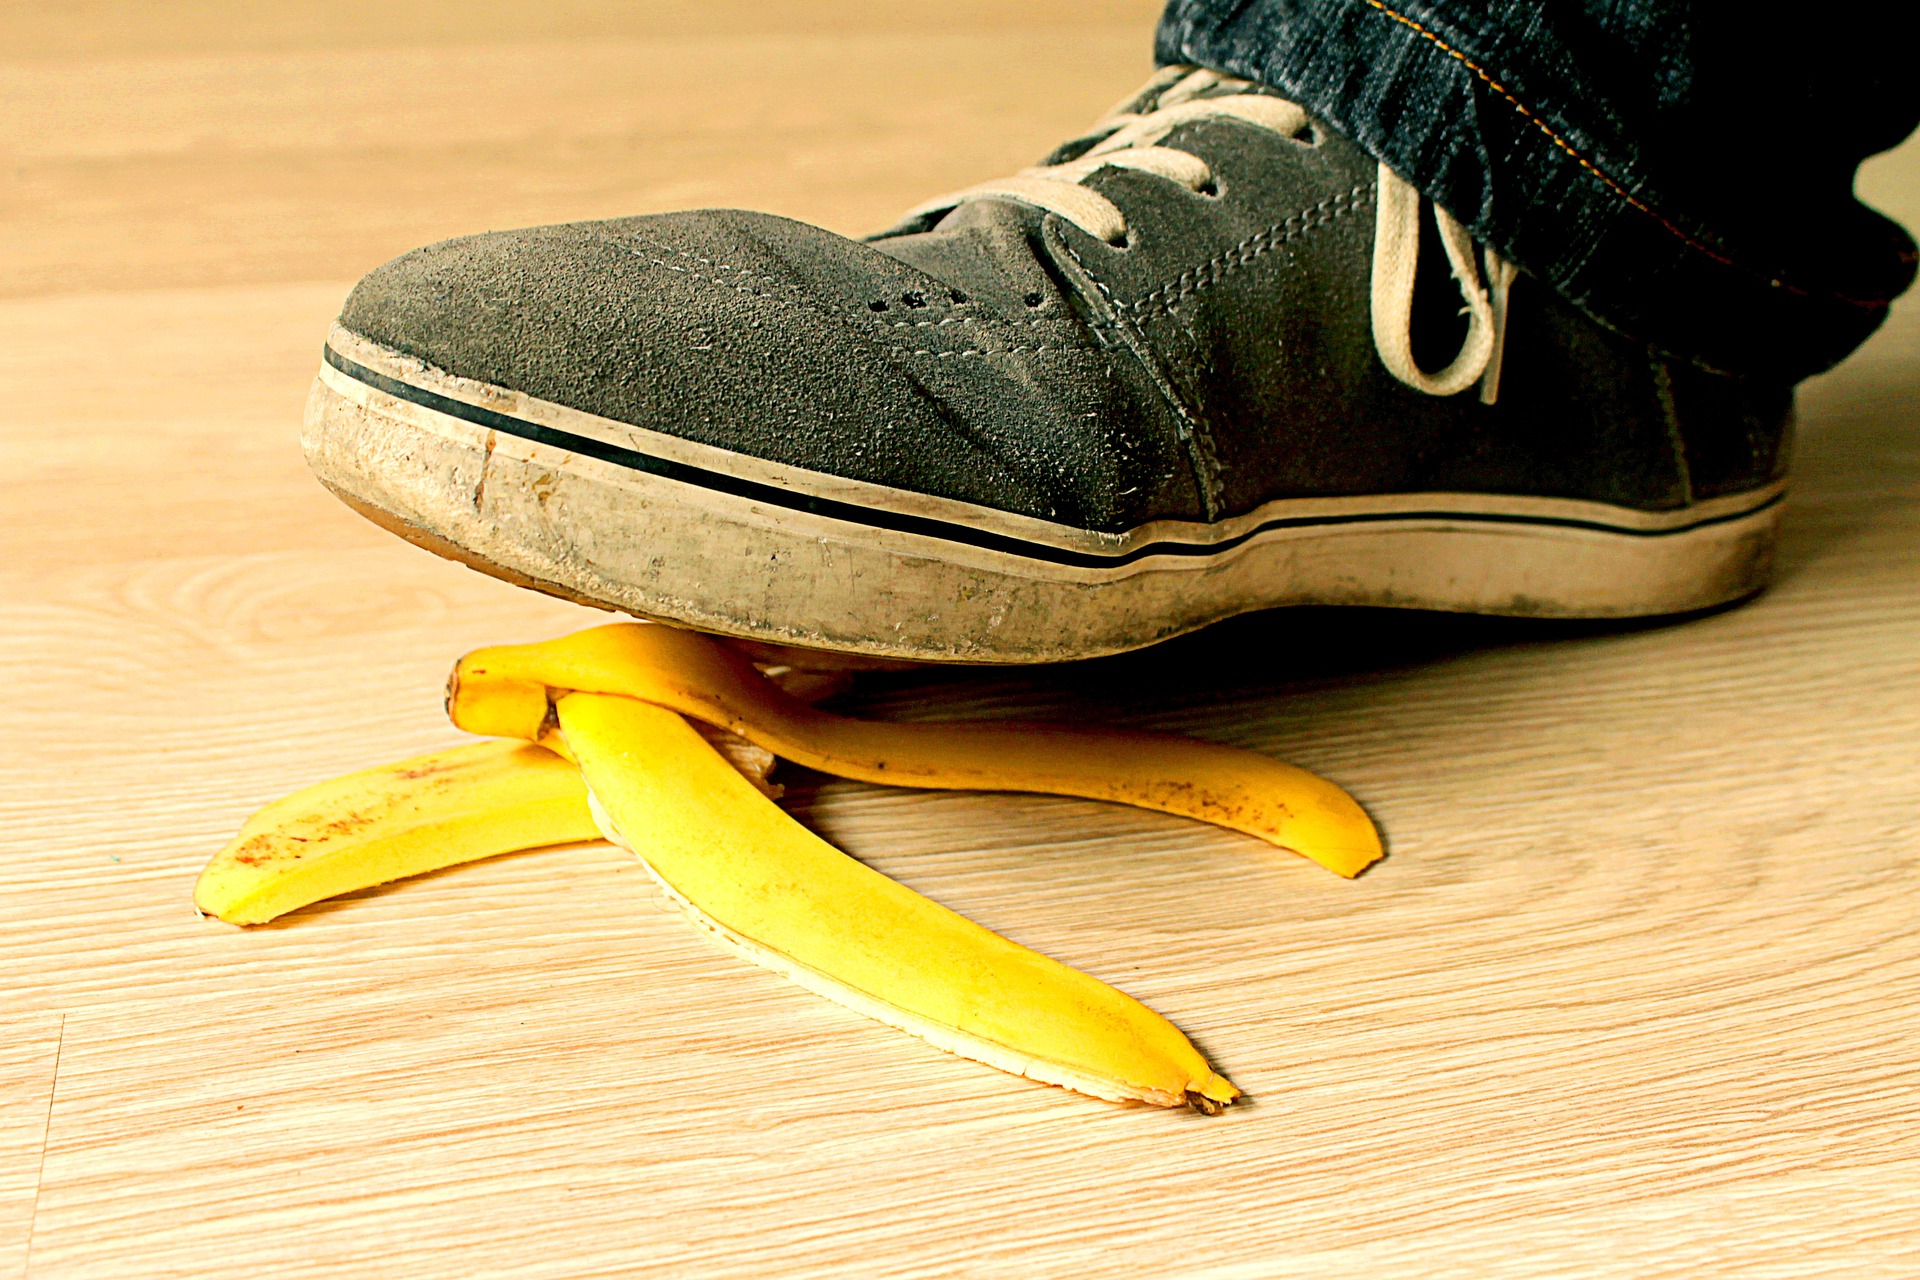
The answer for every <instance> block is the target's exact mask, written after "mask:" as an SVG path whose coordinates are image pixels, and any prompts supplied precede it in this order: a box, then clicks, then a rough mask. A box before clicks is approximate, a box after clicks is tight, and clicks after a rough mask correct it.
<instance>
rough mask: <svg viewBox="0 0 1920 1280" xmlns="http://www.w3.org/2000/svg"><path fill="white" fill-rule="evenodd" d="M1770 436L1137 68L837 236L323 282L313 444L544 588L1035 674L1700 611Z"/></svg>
mask: <svg viewBox="0 0 1920 1280" xmlns="http://www.w3.org/2000/svg"><path fill="white" fill-rule="evenodd" d="M1428 210H1431V213H1430V214H1429V212H1428ZM1791 415H1792V391H1791V388H1790V387H1789V386H1788V385H1785V384H1778V385H1773V384H1762V383H1759V382H1756V381H1753V380H1750V379H1740V378H1734V377H1728V376H1722V375H1719V374H1715V373H1710V372H1707V371H1705V370H1702V369H1699V368H1696V367H1693V366H1691V365H1688V364H1684V363H1680V362H1677V361H1674V360H1669V359H1665V358H1663V357H1661V356H1660V355H1658V354H1656V353H1654V352H1653V351H1651V350H1649V349H1648V348H1647V347H1646V346H1644V345H1642V344H1637V343H1635V342H1634V341H1632V340H1631V339H1628V338H1626V337H1623V336H1621V335H1619V334H1616V333H1613V332H1610V331H1608V330H1606V329H1603V328H1601V327H1599V326H1598V325H1596V324H1595V323H1594V322H1593V321H1592V320H1590V319H1588V318H1587V317H1586V316H1584V315H1583V314H1582V313H1580V312H1579V311H1577V310H1575V309H1574V308H1573V307H1571V306H1569V305H1568V304H1566V303H1564V302H1562V301H1560V300H1559V299H1558V298H1557V297H1556V296H1555V295H1554V294H1553V293H1552V292H1551V291H1550V290H1549V289H1547V288H1546V287H1544V286H1543V285H1541V284H1540V283H1539V282H1538V281H1536V280H1534V279H1532V278H1531V277H1529V276H1527V275H1526V274H1525V273H1523V272H1518V271H1516V270H1515V269H1514V268H1513V267H1512V266H1510V265H1509V264H1507V263H1506V262H1504V261H1502V260H1501V259H1500V258H1499V257H1498V256H1497V255H1495V254H1493V253H1491V252H1489V251H1486V250H1481V249H1478V248H1476V247H1475V246H1474V244H1473V243H1472V241H1471V240H1470V239H1469V237H1468V236H1467V234H1466V232H1465V231H1464V230H1463V229H1462V228H1461V226H1460V224H1459V223H1457V222H1456V221H1455V220H1454V219H1452V218H1451V217H1449V216H1448V215H1447V214H1446V213H1445V212H1443V211H1441V210H1439V209H1435V208H1432V206H1430V205H1425V204H1424V203H1423V202H1422V200H1421V198H1420V197H1419V196H1418V195H1417V194H1416V193H1415V192H1414V190H1413V189H1412V188H1411V187H1410V186H1408V185H1407V184H1406V183H1405V182H1404V181H1402V180H1401V179H1400V178H1398V177H1396V176H1395V175H1394V174H1393V173H1392V172H1391V171H1389V170H1387V169H1385V168H1384V167H1382V166H1380V165H1378V164H1377V163H1376V162H1375V161H1374V160H1372V159H1371V158H1370V157H1368V156H1367V155H1366V154H1365V153H1363V152H1362V151H1360V150H1359V149H1358V148H1356V147H1354V146H1352V145H1351V144H1349V143H1347V142H1346V141H1344V140H1343V139H1341V138H1340V137H1338V136H1337V135H1335V134H1334V133H1332V132H1331V131H1330V130H1329V129H1328V128H1327V127H1326V126H1325V125H1324V124H1322V123H1321V122H1319V121H1318V120H1316V119H1314V118H1313V117H1312V116H1310V115H1308V114H1307V113H1306V112H1305V111H1303V110H1302V109H1301V108H1299V107H1298V106H1296V105H1294V104H1293V103H1291V102H1288V101H1287V100H1285V99H1283V98H1280V97H1278V96H1276V95H1274V94H1273V93H1271V92H1270V91H1268V90H1266V89H1263V88H1261V87H1259V86H1257V85H1253V84H1250V83H1248V82H1246V81H1243V80H1236V79H1231V78H1227V77H1224V76H1220V75H1216V74H1215V73H1213V72H1210V71H1203V70H1195V69H1193V68H1190V67H1172V68H1167V69H1165V70H1163V71H1162V72H1160V73H1159V74H1157V75H1156V76H1154V77H1153V79H1152V80H1151V81H1149V82H1148V84H1147V85H1146V87H1145V88H1144V89H1143V90H1142V91H1141V92H1140V93H1138V94H1137V95H1135V96H1134V97H1133V98H1131V99H1129V100H1128V101H1127V102H1125V103H1123V104H1122V105H1121V106H1119V107H1118V108H1116V109H1115V111H1114V112H1113V113H1112V114H1110V115H1108V116H1107V117H1106V118H1105V119H1103V120H1102V121H1101V122H1100V123H1099V125H1098V126H1097V127H1096V128H1095V129H1094V130H1093V131H1092V132H1090V133H1089V134H1087V135H1086V136H1085V137H1082V138H1079V139H1077V140H1075V141H1073V142H1070V143H1067V144H1066V145H1064V146H1062V147H1061V148H1060V149H1059V150H1058V151H1056V152H1055V153H1054V154H1053V155H1052V156H1050V157H1049V158H1048V159H1047V160H1046V161H1045V162H1044V163H1042V164H1041V165H1039V166H1038V167H1036V168H1033V169H1029V170H1027V171H1025V172H1023V173H1021V174H1019V175H1018V176H1016V177H1013V178H1009V179H1006V180H1003V181H999V182H992V183H987V184H984V185H982V186H980V187H976V188H973V189H970V190H968V191H963V192H960V193H958V194H955V195H952V196H948V197H945V198H943V199H941V200H937V201H933V202H930V203H928V204H926V205H924V206H922V207H921V208H919V209H917V210H915V211H914V212H913V213H911V214H910V215H909V216H908V217H907V218H906V219H905V220H904V221H903V222H901V223H900V224H899V225H898V226H896V227H894V228H892V229H890V230H888V231H885V232H883V233H881V234H879V235H876V236H873V237H871V238H869V239H867V240H865V241H857V240H849V239H846V238H843V237H841V236H838V235H834V234H832V233H831V232H827V231H823V230H821V229H819V228H817V227H811V226H807V225H804V224H802V223H798V222H793V221H789V220H787V219H784V218H778V217H773V216H770V215H767V214H760V213H746V212H739V211H733V210H702V211H698V212H689V213H674V214H665V215H659V216H651V217H638V218H621V219H614V220H611V221H605V222H582V223H570V224H566V225H561V226H549V227H534V228H530V229H527V230H521V231H503V232H491V233H488V234H486V235H479V236H469V237H465V238H462V239H458V240H449V241H446V242H444V243H442V244H437V245H432V246H429V247H427V248H424V249H420V250H416V251H415V252H413V253H410V254H407V255H406V256H404V257H402V258H399V259H397V260H395V261H393V262H391V263H388V264H387V265H386V266H384V267H381V268H380V269H379V270H377V271H375V272H373V273H372V274H371V275H369V276H368V277H367V278H366V279H365V280H363V281H361V282H360V284H359V286H358V287H357V288H356V289H355V290H354V292H353V295H352V296H351V297H350V298H349V299H348V301H347V304H346V307H345V309H344V310H343V312H342V313H341V316H340V319H339V323H338V324H337V325H336V326H335V327H334V329H333V331H332V333H331V334H330V336H329V337H328V339H327V346H326V350H325V362H324V364H323V366H322V368H321V370H320V375H319V378H318V380H317V381H316V383H315V385H314V390H313V395H312V399H311V401H310V403H309V406H308V412H307V422H306V432H305V444H306V449H307V456H308V458H309V460H310V462H311V463H312V465H313V468H314V470H315V471H316V472H317V473H318V474H319V476H320V478H321V479H322V480H323V481H324V482H325V483H326V484H327V485H328V486H329V487H330V488H332V489H333V490H334V491H335V492H336V493H338V494H339V495H340V496H341V497H342V498H343V499H345V500H346V501H347V502H348V503H349V504H350V505H351V506H353V507H354V508H355V509H356V510H358V511H360V512H362V513H363V514H365V515H367V516H368V517H370V518H371V519H373V520H375V521H377V522H378V523H380V524H381V525H383V526H385V527H387V528H389V529H391V530H393V531H395V532H396V533H399V534H400V535H401V536H403V537H406V538H408V539H410V540H412V541H414V542H416V543H419V544H420V545H422V546H425V547H428V548H430V549H432V550H434V551H436V552H439V553H440V554H443V555H446V556H450V557H453V558H454V559H457V560H461V561H464V562H465V563H467V564H469V565H472V566H474V567H475V568H478V569H481V570H484V571H485V572H487V573H490V574H494V575H496V576H498V577H501V578H505V579H508V580H510V581H513V582H517V583H522V584H524V585H527V586H531V587H536V588H538V589H540V590H543V591H548V592H552V593H555V594H558V595H562V596H566V597H568V598H571V599H574V600H580V601H584V602H587V603H590V604H595V605H600V606H604V607H606V608H609V609H616V610H620V611H622V612H625V613H630V614H635V615H638V616H641V617H646V618H654V619H659V620H661V621H665V622H671V623H678V624H681V625H685V626H689V627H695V628H699V629H701V630H705V631H712V632H718V633H721V634H725V635H732V636H740V637H748V638H752V639H756V640H761V641H767V642H773V643H778V644H787V645H799V646H806V647H815V648H824V649H834V650H840V651H843V652H851V653H863V654H871V655H880V656H887V657H894V658H909V659H922V660H950V661H952V660H957V661H974V662H1044V661H1056V660H1061V659H1070V658H1084V657H1091V656H1094V655H1097V654H1105V653H1112V652H1117V651H1120V650H1125V649H1132V648H1136V647H1139V646H1142V645H1147V644H1152V643H1153V642H1155V641H1158V640H1162V639H1165V638H1167V637H1169V636H1172V635H1176V634H1178V633H1180V632H1184V631H1188V630H1191V629H1193V628H1196V627H1200V626H1204V625H1206V624H1207V623H1210V622H1213V621H1216V620H1218V619H1221V618H1225V617H1228V616H1230V615H1233V614H1238V613H1242V612H1245V611H1248V610H1253V609H1266V608H1271V607H1274V606H1277V605H1298V604H1313V605H1328V604H1351V605H1395V606H1406V607H1411V608H1420V609H1442V610H1453V611H1465V612H1474V613H1489V614H1515V615H1526V616H1532V617H1578V618H1596V617H1623V616H1631V615H1647V614H1662V613H1674V612H1680V611H1685V610H1693V609H1700V608H1704V607H1706V606H1710V605H1716V604H1720V603H1723V602H1726V601H1730V600H1734V599H1737V598H1739V597H1741V596H1745V595H1747V594H1749V593H1751V592H1753V591H1755V590H1757V589H1758V588H1759V587H1760V586H1761V585H1762V584H1763V583H1764V582H1765V580H1766V577H1767V573H1768V566H1769V562H1770V559H1771V555H1772V550H1773V546H1774V539H1775V529H1776V524H1777V521H1778V518H1779V502H1780V497H1781V491H1782V481H1781V477H1782V473H1783V469H1784V465H1785V459H1786V448H1787V439H1788V432H1789V424H1790V421H1791Z"/></svg>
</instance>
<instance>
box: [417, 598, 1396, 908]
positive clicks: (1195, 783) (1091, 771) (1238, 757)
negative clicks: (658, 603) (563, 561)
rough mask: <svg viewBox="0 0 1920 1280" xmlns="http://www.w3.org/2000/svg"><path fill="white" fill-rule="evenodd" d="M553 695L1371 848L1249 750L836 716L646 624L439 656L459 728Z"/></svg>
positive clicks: (925, 778) (839, 758) (486, 725)
mask: <svg viewBox="0 0 1920 1280" xmlns="http://www.w3.org/2000/svg"><path fill="white" fill-rule="evenodd" d="M565 692H578V693H613V694H621V695H623V696H625V697H629V698H637V699H640V700H641V701H643V702H651V703H654V704H655V705H657V706H662V707H667V708H670V709H671V710H674V711H678V712H679V713H680V714H682V715H684V716H689V717H691V718H693V719H696V720H702V721H705V722H707V723H708V724H712V725H717V726H719V727H721V728H725V729H730V730H732V731H733V732H734V733H736V734H738V735H740V736H741V737H742V738H745V739H747V740H748V741H749V742H752V743H754V744H755V745H757V746H760V747H764V748H765V749H766V750H768V751H770V752H772V753H773V754H774V755H775V756H778V757H780V758H781V759H783V760H791V761H793V762H794V763H795V764H799V765H804V766H805V767H807V768H809V769H817V770H819V771H820V772H822V773H830V774H833V775H835V776H837V777H842V778H856V779H859V780H860V781H863V782H880V783H890V784H892V785H894V786H902V787H930V788H941V789H947V790H958V791H1032V792H1042V793H1045V794H1049V795H1063V796H1082V797H1085V798H1087V799H1092V800H1110V801H1115V802H1117V803H1120V804H1127V805H1134V806H1136V807H1139V808H1142V809H1155V810H1159V811H1160V812H1162V813H1173V814H1179V815H1181V816H1183V817H1188V818H1197V819H1199V820H1200V821H1202V822H1209V823H1213V824H1214V825H1216V826H1222V827H1228V828H1231V829H1232V830H1235V831H1242V832H1245V833H1246V834H1248V835H1252V836H1257V837H1259V838H1260V839H1262V840H1265V841H1267V842H1268V843H1270V844H1273V845H1277V846H1279V847H1280V848H1282V849H1288V850H1291V851H1293V852H1295V853H1299V854H1302V855H1304V856H1306V857H1308V858H1311V859H1312V860H1313V861H1315V862H1317V863H1319V864H1320V865H1321V866H1323V867H1326V868H1327V869H1328V870H1329V871H1333V872H1335V873H1337V874H1339V875H1343V876H1356V875H1358V874H1360V872H1361V871H1363V870H1365V869H1366V868H1367V866H1368V865H1370V864H1371V863H1373V862H1374V861H1376V860H1377V859H1378V858H1379V857H1380V855H1381V846H1380V836H1379V833H1378V832H1377V831H1376V830H1375V829H1374V825H1373V822H1372V821H1371V820H1370V819H1369V818H1368V817H1367V815H1366V813H1365V811H1364V810H1362V809H1361V808H1360V806H1359V805H1358V804H1357V803H1355V802H1354V800H1353V797H1351V796H1349V795H1348V794H1347V793H1346V792H1344V791H1342V790H1341V789H1340V788H1339V787H1336V786H1335V785H1333V784H1332V783H1331V782H1328V781H1327V780H1326V779H1324V778H1321V777H1318V776H1316V775H1314V774H1311V773H1308V772H1307V771H1306V770H1304V769H1299V768H1296V767H1294V766H1293V765H1290V764H1286V763H1283V762H1282V761H1279V760H1275V759H1273V758H1272V757H1271V756H1265V755H1261V754H1260V753H1259V752H1256V751H1247V750H1243V749H1240V748H1237V747H1228V746H1222V745H1220V744H1218V743H1212V742H1202V741H1199V740H1198V739H1194V738H1183V737H1177V736H1174V735H1172V734H1158V733H1137V732H1128V731H1124V730H1116V729H1098V730H1078V729H1068V728H1062V727H1059V726H1056V725H1037V724H1010V723H987V724H954V723H933V724H928V723H919V724H901V723H883V722H878V721H871V720H855V719H850V718H848V717H846V716H837V715H833V714H831V713H828V712H824V711H821V710H819V709H817V708H815V707H810V706H808V705H807V704H805V703H803V702H801V701H799V700H798V699H795V698H792V697H789V696H787V695H786V694H785V693H783V692H781V690H780V689H779V687H778V686H777V685H775V684H774V683H773V682H772V681H770V680H768V679H766V678H765V677H763V676H762V675H761V674H760V673H759V672H758V671H757V670H755V669H754V667H753V665H752V664H751V663H750V662H748V661H747V660H746V659H745V658H743V657H741V656H739V655H738V654H736V653H734V652H733V651H731V650H730V649H728V648H727V647H726V646H725V645H723V644H721V643H720V642H718V641H716V640H713V639H712V638H710V637H708V636H704V635H700V634H698V633H696V632H692V631H680V630H677V629H675V628H671V627H664V626H659V625H656V624H651V623H633V622H628V623H613V624H610V625H608V626H603V627H593V628H591V629H589V630H586V631H579V632H575V633H574V634H572V635H569V636H563V637H561V638H560V639H558V640H550V641H547V642H545V643H543V644H529V645H501V646H498V647H494V648H488V649H479V650H476V651H475V652H473V653H470V654H468V655H467V656H466V657H464V658H462V659H460V661H459V662H458V663H457V664H456V665H455V666H454V669H453V674H452V676H451V677H450V678H449V680H448V682H447V714H448V715H449V716H450V717H451V718H452V720H453V722H454V723H455V724H456V725H458V726H459V727H461V728H462V729H465V730H467V731H468V732H470V733H478V734H484V735H488V736H498V737H512V738H524V739H527V740H529V741H538V740H539V736H540V732H541V726H542V725H543V724H544V723H546V721H547V719H548V717H549V715H550V711H549V707H550V703H551V698H552V696H553V695H555V694H559V693H565Z"/></svg>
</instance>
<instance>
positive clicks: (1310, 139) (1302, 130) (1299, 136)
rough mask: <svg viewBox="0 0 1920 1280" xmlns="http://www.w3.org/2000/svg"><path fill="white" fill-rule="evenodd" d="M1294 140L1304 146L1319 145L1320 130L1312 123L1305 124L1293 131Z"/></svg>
mask: <svg viewBox="0 0 1920 1280" xmlns="http://www.w3.org/2000/svg"><path fill="white" fill-rule="evenodd" d="M1293 140H1294V141H1295V142H1298V143H1299V144H1300V145H1302V146H1306V147H1317V146H1319V145H1320V142H1321V138H1320V131H1319V130H1318V129H1316V128H1314V127H1313V126H1312V125H1310V124H1303V125H1301V126H1300V127H1299V128H1298V129H1295V130H1294V131H1293Z"/></svg>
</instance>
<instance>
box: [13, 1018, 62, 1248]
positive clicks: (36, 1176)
mask: <svg viewBox="0 0 1920 1280" xmlns="http://www.w3.org/2000/svg"><path fill="white" fill-rule="evenodd" d="M66 1048H67V1015H66V1014H65V1013H64V1012H62V1013H61V1015H60V1027H59V1030H57V1031H56V1032H55V1033H54V1037H53V1078H52V1079H51V1080H49V1081H48V1082H47V1118H46V1120H45V1121H43V1122H42V1124H41V1126H40V1164H39V1167H38V1168H36V1169H35V1170H34V1172H33V1208H31V1209H29V1210H28V1211H27V1253H26V1257H25V1258H23V1259H22V1260H21V1263H20V1280H28V1277H29V1276H31V1275H32V1274H33V1236H34V1231H35V1229H36V1228H38V1227H39V1225H40V1190H41V1188H42V1187H44V1186H45V1185H46V1182H47V1143H48V1141H49V1140H51V1139H52V1137H53V1100H54V1099H55V1098H57V1097H59V1096H60V1058H61V1055H62V1054H64V1053H65V1052H66Z"/></svg>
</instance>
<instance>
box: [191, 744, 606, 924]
mask: <svg viewBox="0 0 1920 1280" xmlns="http://www.w3.org/2000/svg"><path fill="white" fill-rule="evenodd" d="M599 837H600V829H599V827H598V826H596V825H595V823H594V820H593V815H592V813H590V812H589V811H588V809H587V789H586V787H585V786H584V785H583V784H582V783H581V781H580V771H579V770H578V769H576V768H575V767H574V766H573V765H572V764H570V763H568V762H567V761H566V760H563V759H561V758H560V757H559V756H557V755H555V754H554V753H553V752H551V751H547V750H545V749H543V748H541V747H537V746H532V745H530V744H528V743H524V742H477V743H473V744H470V745H468V746H463V747H454V748H453V749H451V750H449V751H437V752H435V753H433V754H432V755H425V756H415V757H414V758H413V759H411V760H402V761H400V762H399V763H398V764H390V765H383V766H381V767H380V768H377V769H366V770H362V771H361V772H359V773H350V774H347V775H346V776H345V777H342V778H334V779H331V780H329V781H327V782H322V783H318V784H317V785H315V786H311V787H307V788H306V789H304V790H301V791H296V792H294V793H293V794H292V795H290V796H287V797H285V798H284V799H280V800H276V801H274V802H273V803H272V804H270V805H268V806H267V807H266V808H264V809H262V810H260V812H258V813H256V814H254V815H253V817H251V818H249V819H247V822H246V825H245V826H243V827H241V828H240V834H239V835H237V836H235V837H234V838H233V840H232V842H231V843H229V844H228V845H227V847H226V848H224V849H222V850H221V851H220V852H219V853H217V854H215V855H214V856H213V861H212V862H209V863H208V864H207V867H206V870H204V871H202V872H201V873H200V882H199V883H198V884H197V885H195V886H194V891H193V903H194V905H195V906H196V907H198V908H200V910H202V911H204V912H205V913H206V914H208V915H210V916H216V917H218V918H219V919H222V920H225V921H228V922H229V923H231V924H264V923H266V922H267V921H269V920H271V919H273V918H274V917H275V916H281V915H285V914H286V913H287V912H289V911H292V910H294V909H295V908H297V907H304V906H306V905H307V904H308V903H311V902H319V901H320V900H321V899H323V898H333V897H338V896H339V895H340V894H343V893H351V892H353V891H354V890H356V889H365V888H369V887H371V886H373V885H376V884H385V883H387V882H388V881H389V880H399V879H401V878H403V877H406V876H415V875H420V874H421V873H422V872H427V871H436V870H438V869H440V868H441V867H451V866H454V865H456V864H458V863H462V862H473V861H476V860H478V859H480V858H490V857H492V856H493V855H495V854H498V853H512V852H513V851H515V850H517V849H533V848H538V847H540V846H541V845H549V844H571V843H574V842H576V841H581V840H596V839H598V838H599Z"/></svg>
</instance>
